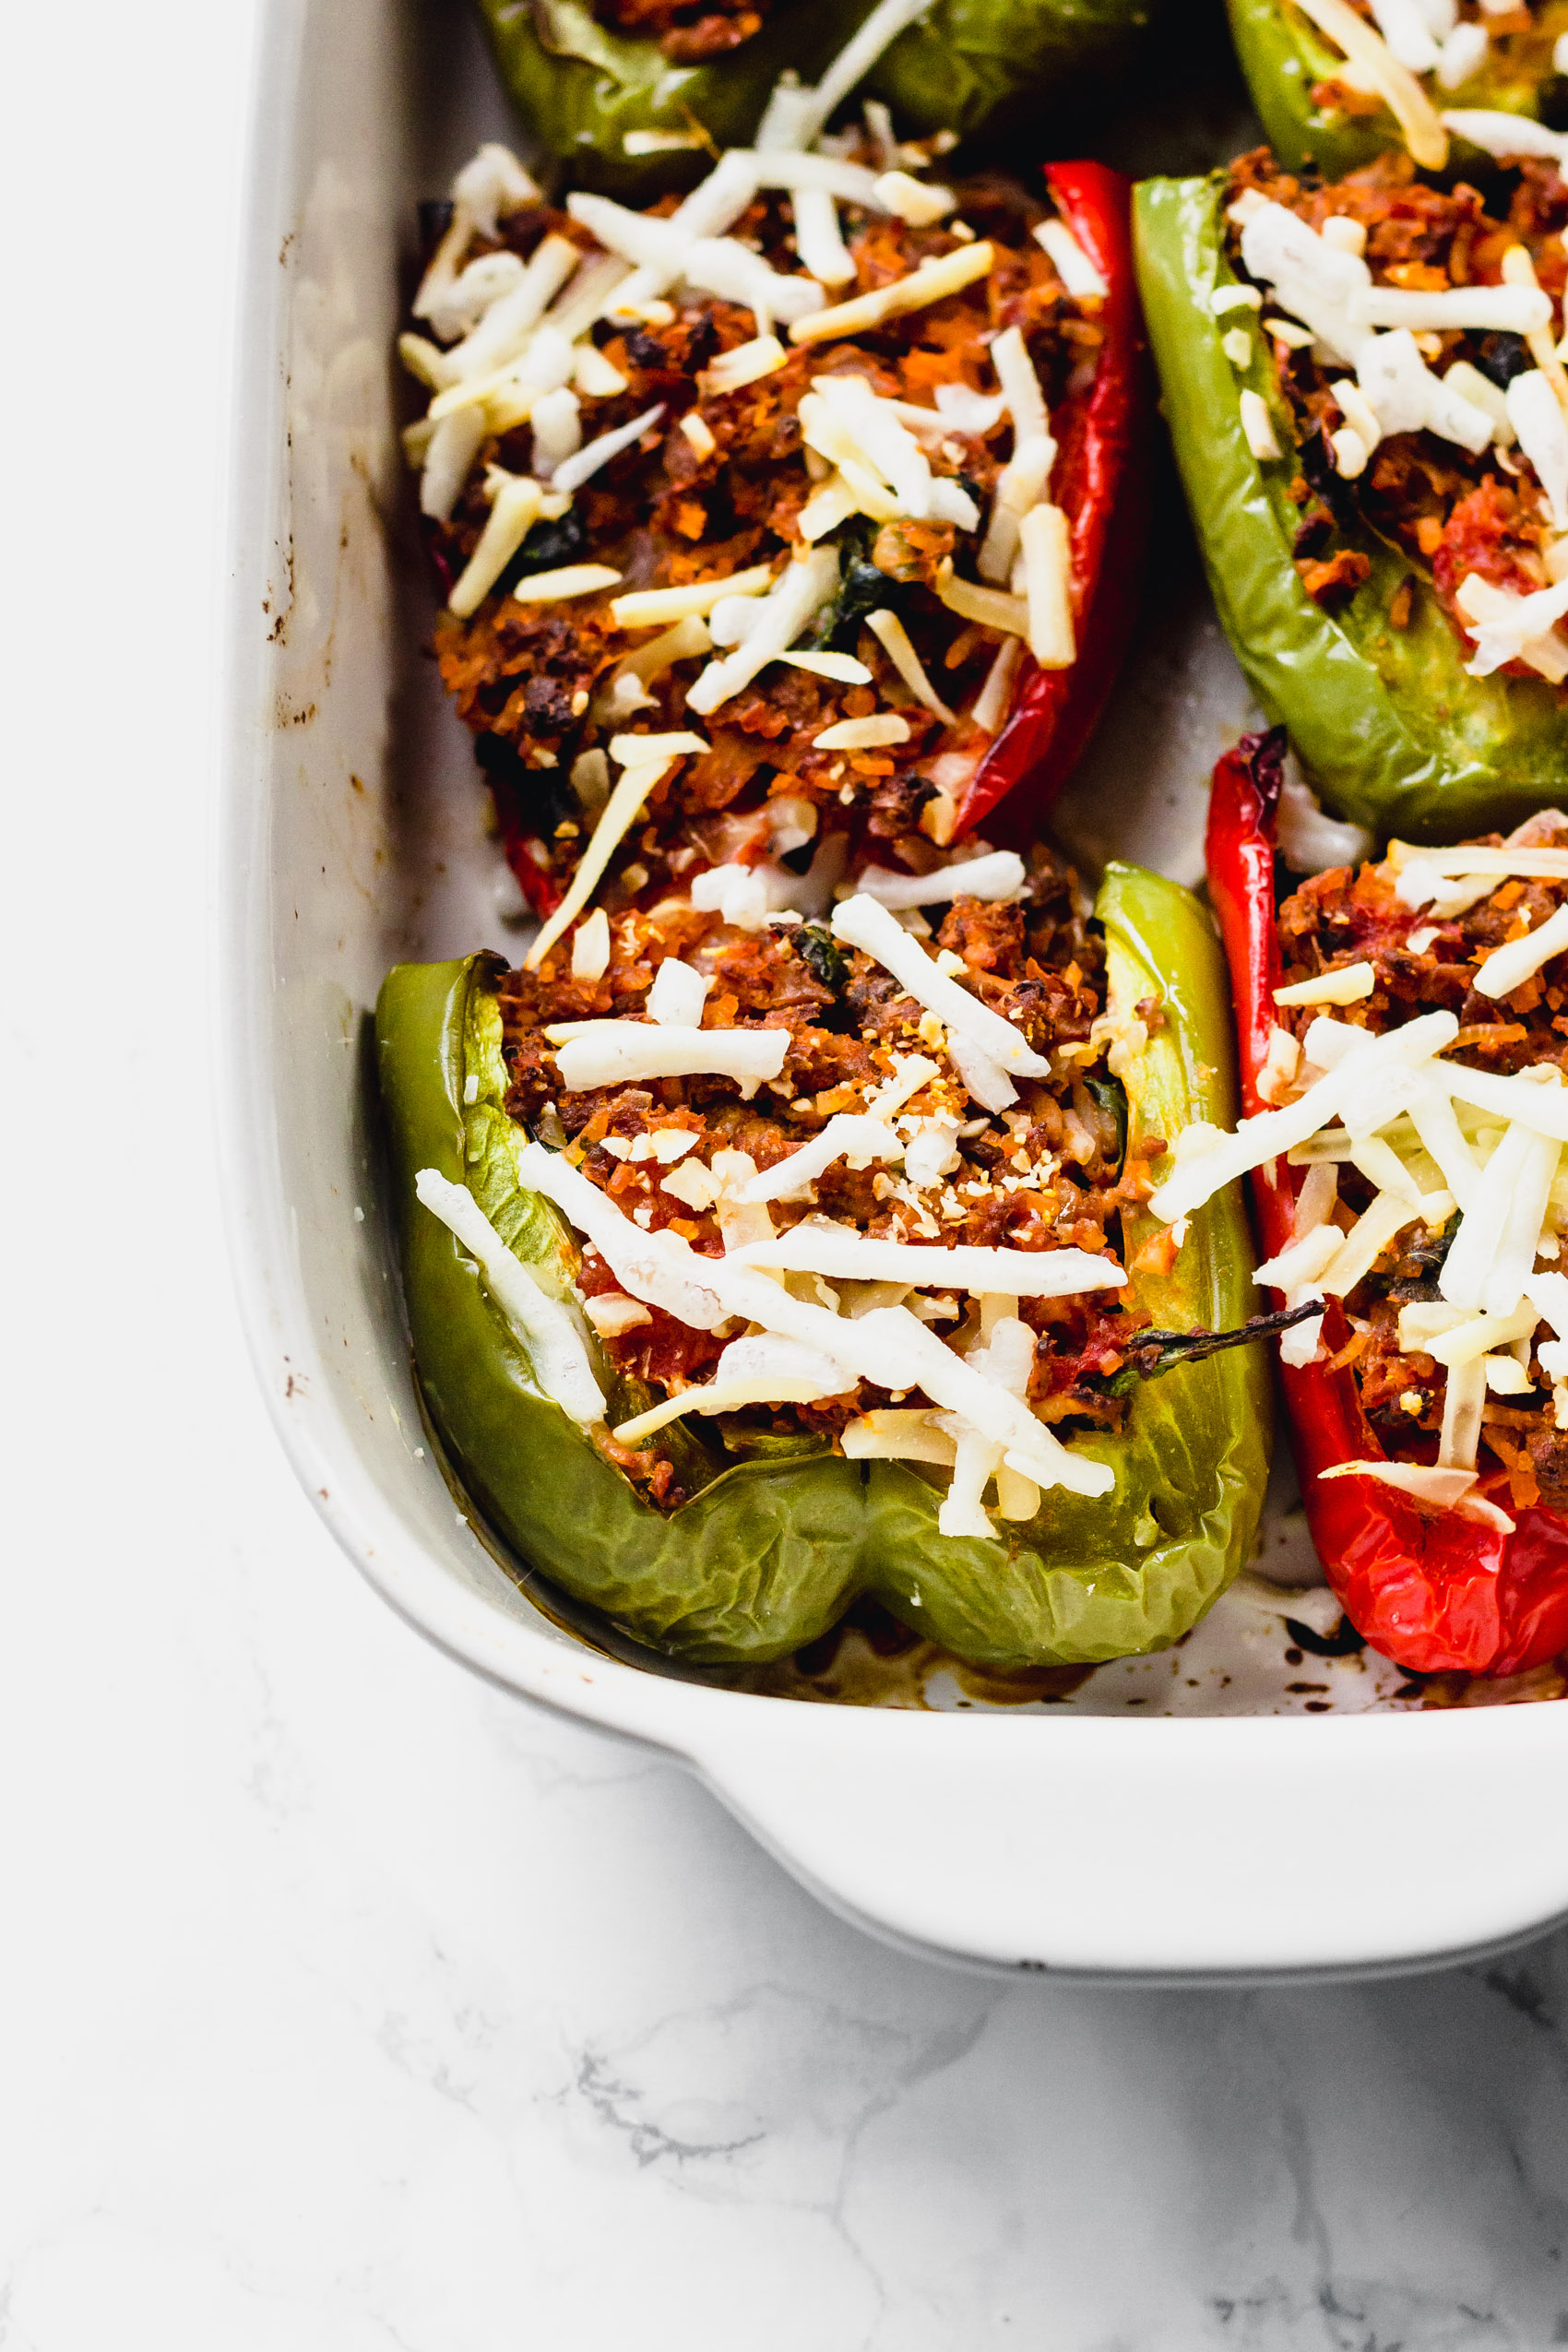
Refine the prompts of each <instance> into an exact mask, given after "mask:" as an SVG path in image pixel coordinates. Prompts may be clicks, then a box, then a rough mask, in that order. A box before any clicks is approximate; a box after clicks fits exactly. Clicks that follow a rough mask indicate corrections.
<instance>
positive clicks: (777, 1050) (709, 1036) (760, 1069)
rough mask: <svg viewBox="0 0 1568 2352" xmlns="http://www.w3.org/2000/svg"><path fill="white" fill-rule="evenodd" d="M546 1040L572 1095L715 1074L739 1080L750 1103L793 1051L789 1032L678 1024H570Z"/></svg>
mask: <svg viewBox="0 0 1568 2352" xmlns="http://www.w3.org/2000/svg"><path fill="white" fill-rule="evenodd" d="M564 1032H570V1034H568V1035H564ZM545 1036H546V1037H547V1038H548V1039H550V1041H551V1042H552V1044H553V1045H555V1047H556V1053H555V1060H556V1063H557V1065H558V1067H559V1069H560V1072H561V1083H562V1085H563V1087H564V1088H565V1090H566V1092H567V1093H568V1094H586V1093H588V1092H589V1091H590V1090H591V1089H592V1088H594V1087H613V1086H636V1085H637V1084H639V1083H640V1082H641V1081H642V1080H643V1079H645V1078H689V1077H695V1076H699V1075H710V1076H717V1077H725V1078H734V1079H735V1080H736V1081H737V1082H738V1083H739V1085H740V1088H741V1099H742V1102H749V1101H750V1100H751V1099H752V1097H753V1096H754V1094H755V1092H756V1090H757V1088H758V1087H759V1086H760V1085H761V1084H762V1082H763V1080H764V1079H765V1078H776V1077H778V1074H779V1072H780V1071H781V1070H782V1069H783V1067H784V1062H785V1057H786V1055H787V1054H788V1052H789V1050H790V1033H789V1031H788V1030H787V1029H698V1028H687V1027H685V1026H684V1025H683V1024H681V1023H677V1022H674V1021H582V1022H578V1021H564V1022H558V1023H556V1024H554V1025H552V1027H551V1028H547V1029H546V1030H545Z"/></svg>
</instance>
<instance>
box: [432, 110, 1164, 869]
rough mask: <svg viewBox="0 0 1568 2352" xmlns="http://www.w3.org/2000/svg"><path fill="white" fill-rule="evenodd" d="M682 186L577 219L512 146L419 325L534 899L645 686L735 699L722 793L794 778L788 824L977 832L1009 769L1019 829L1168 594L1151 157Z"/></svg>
mask: <svg viewBox="0 0 1568 2352" xmlns="http://www.w3.org/2000/svg"><path fill="white" fill-rule="evenodd" d="M672 201H673V200H672V199H671V200H669V201H668V202H667V203H666V205H665V206H664V207H663V208H659V209H656V210H655V211H653V212H636V211H633V210H630V209H628V208H624V207H623V206H621V205H619V204H617V203H615V202H614V201H612V199H610V198H608V197H605V196H594V195H584V194H576V195H573V196H569V197H568V198H567V201H566V205H565V208H564V209H562V210H555V209H553V208H551V207H549V206H547V205H545V204H544V203H543V201H542V200H541V199H540V196H539V195H538V192H537V191H536V190H535V189H534V187H533V185H532V183H531V182H530V181H529V179H528V178H527V175H526V174H524V173H523V172H521V170H520V168H519V167H518V166H517V163H516V162H515V160H513V159H512V158H511V157H510V156H509V155H507V154H506V152H505V149H501V148H486V149H484V150H482V151H481V154H480V155H479V156H478V157H476V159H475V160H474V161H473V163H471V164H470V165H469V167H468V168H467V170H466V171H465V172H463V173H461V174H459V176H458V180H457V189H456V196H455V204H454V210H453V217H452V222H451V225H450V226H449V227H448V229H447V231H446V232H445V235H444V237H443V238H442V240H441V243H440V245H439V246H438V248H437V250H436V252H435V254H434V257H433V259H432V261H431V264H430V267H429V268H428V269H427V271H426V273H425V278H424V281H423V285H422V289H421V291H420V293H419V295H418V297H417V300H416V303H415V305H414V308H415V312H416V314H417V316H416V321H415V327H416V330H417V331H413V332H410V333H409V334H407V335H405V336H404V337H403V339H402V346H401V348H402V351H403V356H404V359H405V362H406V363H407V364H408V366H409V367H410V369H411V370H412V371H413V372H414V373H415V374H417V375H418V377H419V378H420V379H421V380H422V382H423V383H424V384H425V385H426V386H428V388H429V391H430V395H431V398H430V401H429V410H428V414H427V415H426V416H425V417H423V418H422V419H421V420H420V421H419V422H418V423H416V424H415V425H413V426H412V427H411V428H410V431H409V433H408V434H407V435H406V440H407V445H408V447H409V452H410V457H411V458H412V460H413V462H414V463H415V464H416V465H417V466H418V467H419V468H420V469H421V504H422V509H423V513H424V516H425V518H426V529H427V532H428V534H429V540H430V545H431V549H432V552H433V554H434V560H435V564H436V567H437V570H438V573H439V575H440V576H441V579H442V582H443V584H444V586H445V589H446V601H445V612H443V613H442V615H441V618H440V622H439V624H438V627H437V632H436V644H435V649H436V653H437V657H438V659H439V662H440V666H441V671H442V675H443V677H444V678H445V683H446V684H447V686H448V687H449V688H450V690H451V692H452V693H453V695H454V696H455V698H456V702H457V709H458V711H459V713H460V714H461V716H462V718H463V719H465V721H466V722H467V723H468V725H469V727H470V728H471V729H472V730H473V731H474V733H475V734H476V736H477V737H478V746H477V748H478V752H479V756H480V760H481V765H482V766H483V767H484V769H485V771H486V775H487V778H488V781H489V784H490V788H491V791H492V794H493V799H494V802H495V807H496V813H497V817H498V822H499V826H500V829H501V833H502V837H503V839H504V841H505V846H506V849H507V854H508V857H509V858H510V861H511V862H512V866H513V869H514V871H515V873H517V877H518V880H519V881H520V883H521V885H522V886H523V888H524V890H525V892H526V893H527V895H528V897H529V901H530V902H531V903H532V904H533V905H534V907H535V908H536V909H539V910H540V912H541V913H549V912H550V911H552V909H553V907H554V906H555V904H556V902H557V900H558V899H559V898H560V897H561V895H562V893H563V892H564V891H565V890H567V889H568V888H569V886H570V885H571V880H572V876H573V874H574V873H575V871H576V864H577V861H578V859H579V856H580V852H581V848H582V844H583V841H584V840H585V838H586V829H587V827H588V825H589V824H590V822H591V819H592V818H593V817H594V816H595V815H597V814H598V811H599V808H600V806H601V805H602V802H603V795H604V791H605V790H606V785H605V769H604V747H605V745H606V744H607V743H608V742H610V741H611V739H612V737H613V736H614V734H615V733H616V732H617V731H620V730H623V729H624V727H625V726H626V725H627V723H628V722H629V721H630V720H631V719H633V718H634V717H638V714H641V716H640V717H639V718H638V723H639V725H642V726H644V727H647V726H650V725H662V726H668V727H672V728H678V727H679V726H681V725H683V724H684V722H685V719H686V716H687V714H688V712H690V713H692V714H695V716H697V717H698V718H700V719H702V720H703V722H704V724H705V725H707V724H708V723H709V722H711V739H710V740H711V750H710V752H709V754H708V756H707V762H706V765H705V766H704V769H703V773H702V781H701V787H700V789H701V790H702V791H703V792H704V793H705V794H706V795H707V804H708V806H709V808H710V810H711V811H712V813H713V814H714V815H715V817H716V818H717V817H718V816H719V814H721V813H723V812H726V811H734V812H735V813H736V816H737V821H739V818H740V813H741V812H742V811H746V810H750V809H751V808H752V807H753V804H754V803H755V802H759V801H760V800H762V799H764V798H766V799H768V800H770V801H771V802H774V803H775V804H776V805H775V806H774V808H773V817H774V821H775V823H774V830H775V833H778V831H779V829H780V828H782V829H783V831H784V832H786V833H788V832H790V828H791V827H793V828H794V832H793V835H792V838H791V840H790V843H789V844H788V845H787V850H786V853H787V854H790V855H793V854H795V852H796V850H797V849H800V848H802V847H803V845H804V843H805V842H806V841H807V840H808V839H811V838H815V837H817V836H818V834H819V832H826V830H829V829H831V830H835V831H837V830H845V829H849V830H851V831H854V832H855V833H856V834H857V836H859V835H861V834H866V833H869V834H870V835H871V836H873V837H876V838H879V839H883V840H886V841H894V840H897V838H899V837H901V836H902V835H904V834H905V833H908V832H911V831H913V832H916V833H921V834H923V836H924V837H925V838H926V839H927V841H929V842H932V843H934V844H936V845H937V846H944V845H945V844H946V843H948V842H949V841H951V840H952V839H953V838H955V837H957V836H959V835H962V834H963V833H965V832H966V831H967V830H968V829H969V828H970V827H971V826H973V825H974V824H976V823H977V822H978V821H979V820H980V818H981V817H982V816H984V817H988V818H989V817H990V816H991V815H992V812H993V811H997V809H998V803H999V802H1002V801H1003V799H1004V796H1006V795H1008V794H1016V796H1017V797H1016V802H1015V804H1014V805H1015V807H1016V808H1017V809H1018V810H1019V812H1020V814H1017V815H1016V816H1015V815H1013V814H1011V813H1010V812H1008V811H1002V812H1000V813H999V814H998V815H997V820H996V825H995V826H993V827H992V830H993V831H998V829H999V828H1000V829H1001V830H1002V831H1005V829H1006V827H1007V826H1008V825H1010V824H1013V825H1024V826H1026V830H1025V832H1024V833H1022V834H1021V835H1020V838H1024V839H1027V837H1028V836H1027V820H1028V816H1029V814H1031V813H1038V811H1039V808H1040V807H1041V806H1043V805H1044V803H1045V802H1046V801H1048V800H1049V798H1050V796H1051V793H1052V792H1053V791H1054V790H1055V789H1056V787H1057V786H1058V785H1059V784H1060V782H1061V781H1062V779H1063V778H1064V776H1065V775H1066V773H1067V771H1068V769H1069V768H1070V767H1071V766H1072V764H1073V762H1074V760H1075V758H1076V756H1077V754H1078V753H1079V751H1080V749H1081V748H1082V746H1083V743H1084V742H1085V740H1086V738H1087V734H1088V733H1089V731H1090V730H1091V728H1092V727H1093V725H1094V722H1095V720H1096V719H1097V718H1098V716H1099V711H1100V708H1101V707H1102V705H1103V703H1104V700H1105V697H1106V695H1107V694H1108V692H1109V690H1110V687H1111V681H1112V679H1113V676H1114V674H1115V671H1116V667H1117V664H1118V662H1119V660H1120V659H1121V656H1122V653H1123V648H1124V647H1125V644H1126V640H1127V636H1128V634H1129V631H1130V627H1131V624H1132V620H1133V617H1134V611H1135V604H1136V597H1137V585H1138V583H1137V574H1138V552H1139V544H1140V539H1141V531H1142V523H1143V516H1144V505H1145V498H1144V472H1145V458H1146V438H1145V435H1146V411H1147V402H1146V387H1145V384H1144V379H1143V370H1144V366H1145V362H1144V360H1143V355H1142V350H1141V344H1140V336H1139V315H1138V307H1137V296H1136V291H1135V288H1134V276H1133V271H1132V267H1131V254H1130V236H1129V224H1128V195H1127V187H1126V184H1125V182H1123V180H1121V179H1120V178H1118V176H1117V175H1116V174H1115V173H1113V172H1109V171H1107V170H1106V169H1105V168H1104V167H1103V166H1101V165H1099V164H1093V163H1079V164H1053V165H1051V167H1050V169H1049V170H1048V172H1047V173H1046V180H1045V187H1044V191H1043V196H1042V197H1041V198H1039V199H1037V198H1035V197H1033V196H1028V194H1026V192H1025V191H1024V190H1022V189H1021V188H1019V187H1017V186H1016V185H1014V184H1012V183H1010V182H1006V181H1002V180H995V181H992V180H981V181H975V182H970V183H968V184H964V185H961V186H960V187H958V188H950V187H944V186H943V185H941V184H936V183H935V182H933V181H932V178H931V177H929V176H926V177H916V176H915V175H914V174H913V173H911V172H897V173H891V174H888V173H879V172H877V170H876V169H875V164H874V159H873V161H871V162H867V161H861V160H856V159H855V158H853V157H851V156H849V155H842V154H835V155H826V154H821V153H815V152H805V151H790V152H778V153H774V152H768V153H763V152H760V151H754V150H750V149H747V150H741V149H734V150H731V152H730V153H729V154H728V155H726V156H725V157H724V159H723V160H722V161H721V162H720V163H719V165H718V166H717V168H716V169H715V170H714V171H713V172H711V173H710V175H709V177H708V178H707V180H706V181H705V182H704V183H703V184H702V185H701V186H700V187H698V188H696V189H695V190H694V192H693V193H692V194H691V195H690V196H688V197H686V199H685V200H684V202H683V204H681V205H680V206H679V208H674V209H671V205H672ZM765 670H766V671H767V672H768V676H767V680H766V691H764V689H763V687H762V686H760V685H759V684H758V683H757V682H758V680H759V679H760V678H761V676H762V673H763V672H764V671H765ZM846 730H847V731H848V732H845V731H846ZM1020 787H1027V790H1025V791H1022V792H1019V791H1018V788H1020ZM1026 803H1027V805H1026ZM802 828H803V829H802ZM756 837H757V821H756V819H755V817H754V816H747V817H746V819H745V821H744V823H743V824H741V825H740V829H739V831H737V833H736V840H737V842H752V843H753V846H752V847H751V848H749V849H746V850H745V854H746V855H747V856H753V857H754V856H756V855H758V854H760V853H761V852H760V850H759V849H757V848H756V846H755V838H756Z"/></svg>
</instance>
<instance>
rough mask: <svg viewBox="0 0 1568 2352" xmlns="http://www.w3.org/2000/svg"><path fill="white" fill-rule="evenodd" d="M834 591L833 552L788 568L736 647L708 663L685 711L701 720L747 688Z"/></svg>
mask: <svg viewBox="0 0 1568 2352" xmlns="http://www.w3.org/2000/svg"><path fill="white" fill-rule="evenodd" d="M837 585H838V551H837V548H836V547H815V548H813V550H812V552H811V553H810V554H809V555H807V556H806V557H805V558H804V559H803V560H802V561H801V562H798V563H793V564H790V565H789V566H788V567H787V568H786V570H785V571H784V572H782V573H781V574H780V575H779V576H778V579H777V580H776V581H775V582H774V584H773V587H772V588H771V589H770V590H769V592H768V594H767V595H766V597H765V598H763V599H762V600H761V605H762V610H761V611H760V612H759V613H758V614H757V617H756V620H755V623H754V625H753V627H752V628H751V629H750V630H749V631H748V632H747V635H746V637H745V640H744V642H743V643H742V644H741V645H739V646H737V647H736V648H735V650H734V652H733V653H731V654H730V655H729V656H728V657H727V658H726V659H724V660H722V661H710V662H709V663H708V665H707V669H706V670H705V671H703V672H702V673H701V675H700V676H699V677H698V679H697V681H696V683H695V685H694V686H693V687H692V690H691V692H690V694H688V695H687V696H686V707H687V708H688V709H689V710H695V711H696V712H697V713H699V715H700V716H702V717H703V718H707V716H708V715H709V714H710V713H711V712H713V711H715V710H717V709H718V708H719V706H720V705H721V704H723V703H726V702H728V701H729V700H730V698H731V695H738V694H739V693H740V691H741V689H742V686H748V685H750V683H751V682H752V680H753V679H754V677H755V676H756V675H757V672H758V671H761V670H764V669H766V666H767V664H768V663H769V662H770V661H774V660H777V659H778V656H779V655H780V654H781V653H787V652H788V651H789V649H790V646H791V645H793V643H794V641H795V639H796V638H797V637H798V636H800V634H801V632H802V629H803V628H804V627H805V626H806V624H807V623H808V622H809V621H810V620H811V619H812V618H813V616H814V614H815V613H817V612H820V611H821V609H822V607H823V606H824V605H825V604H826V603H827V602H829V600H831V598H832V596H833V594H834V591H835V589H836V588H837Z"/></svg>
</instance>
